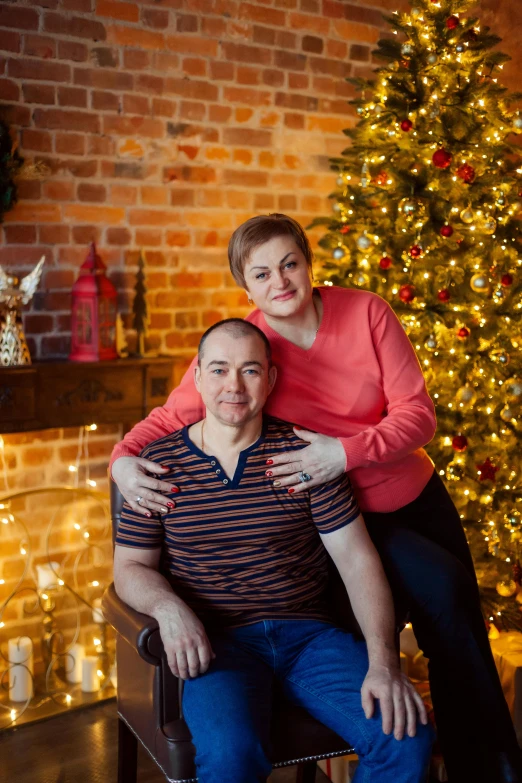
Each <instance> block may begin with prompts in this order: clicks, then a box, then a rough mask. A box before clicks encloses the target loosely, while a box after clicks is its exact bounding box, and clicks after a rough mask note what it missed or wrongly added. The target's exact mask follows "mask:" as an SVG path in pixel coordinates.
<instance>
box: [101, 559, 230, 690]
mask: <svg viewBox="0 0 522 783" xmlns="http://www.w3.org/2000/svg"><path fill="white" fill-rule="evenodd" d="M160 554H161V548H155V549H142V548H134V547H126V546H118V545H116V547H115V550H114V586H115V588H116V592H117V594H118V595H119V597H120V598H121V599H122V601H125V603H126V604H128V605H129V606H131V607H132V608H133V609H136V611H138V612H143V613H144V614H148V615H150V616H151V617H154V618H155V619H156V620H157V621H158V624H159V630H160V635H161V639H162V641H163V646H164V647H165V652H166V654H167V660H168V662H169V666H170V668H171V669H172V672H173V674H174V675H175V676H176V677H180V678H181V679H182V680H187V679H189V677H197V676H198V674H203V673H204V672H206V671H207V669H208V667H209V665H210V661H211V660H212V658H215V655H214V653H213V651H212V648H211V646H210V642H209V640H208V637H207V634H206V633H205V628H204V626H203V624H202V622H201V621H200V620H199V618H198V617H197V616H196V615H195V614H194V612H193V611H192V609H190V607H189V606H187V604H186V603H185V602H184V601H182V599H181V598H180V597H179V596H177V595H176V593H175V592H174V591H173V589H172V587H171V586H170V584H169V583H168V581H167V580H166V579H165V577H164V576H162V575H161V574H160V573H159V571H158V566H159V561H160Z"/></svg>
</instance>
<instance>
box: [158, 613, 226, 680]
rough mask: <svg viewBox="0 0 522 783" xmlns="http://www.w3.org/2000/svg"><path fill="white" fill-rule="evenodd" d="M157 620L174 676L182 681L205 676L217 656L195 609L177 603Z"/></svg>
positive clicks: (159, 615) (159, 614) (160, 614)
mask: <svg viewBox="0 0 522 783" xmlns="http://www.w3.org/2000/svg"><path fill="white" fill-rule="evenodd" d="M155 616H156V619H157V620H158V623H159V629H160V635H161V639H162V641H163V646H164V647H165V652H166V654H167V660H168V662H169V666H170V668H171V671H172V673H173V674H174V675H175V676H176V677H179V678H180V679H181V680H188V679H189V678H191V677H197V676H198V674H204V673H205V672H206V671H207V669H208V667H209V666H210V662H211V661H212V660H213V659H214V658H215V657H216V656H215V655H214V652H213V650H212V647H211V646H210V642H209V639H208V636H207V634H206V633H205V628H204V626H203V623H202V622H201V620H199V619H198V617H197V616H196V615H195V614H194V612H193V611H192V609H190V608H189V607H188V606H187V605H186V604H185V603H184V602H183V601H176V602H173V603H172V604H171V605H170V606H168V607H166V608H165V609H163V610H162V611H161V612H157V613H155Z"/></svg>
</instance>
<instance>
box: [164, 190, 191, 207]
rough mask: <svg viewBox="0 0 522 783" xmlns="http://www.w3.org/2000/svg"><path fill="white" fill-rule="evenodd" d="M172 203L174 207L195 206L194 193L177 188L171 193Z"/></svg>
mask: <svg viewBox="0 0 522 783" xmlns="http://www.w3.org/2000/svg"><path fill="white" fill-rule="evenodd" d="M170 203H171V204H172V206H174V207H178V206H183V207H191V206H193V205H194V191H193V190H186V189H183V188H175V189H173V190H171V191H170Z"/></svg>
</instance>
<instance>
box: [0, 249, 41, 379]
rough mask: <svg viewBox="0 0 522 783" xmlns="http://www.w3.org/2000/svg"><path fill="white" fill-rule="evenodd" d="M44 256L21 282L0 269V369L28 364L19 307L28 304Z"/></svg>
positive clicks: (36, 282) (38, 277) (39, 274)
mask: <svg viewBox="0 0 522 783" xmlns="http://www.w3.org/2000/svg"><path fill="white" fill-rule="evenodd" d="M44 261H45V256H42V257H41V259H40V260H39V261H38V263H37V265H36V266H35V268H34V269H33V271H32V272H29V274H28V275H26V276H25V277H24V278H23V279H22V280H19V279H18V278H17V277H15V276H14V275H9V274H7V273H6V272H4V270H3V269H2V267H1V266H0V366H1V367H14V366H16V365H18V364H31V355H30V353H29V348H28V347H27V343H26V340H25V335H24V327H23V324H22V305H26V304H28V303H29V302H30V301H31V299H32V298H33V295H34V292H35V291H36V288H37V286H38V283H39V282H40V277H41V276H42V267H43V265H44Z"/></svg>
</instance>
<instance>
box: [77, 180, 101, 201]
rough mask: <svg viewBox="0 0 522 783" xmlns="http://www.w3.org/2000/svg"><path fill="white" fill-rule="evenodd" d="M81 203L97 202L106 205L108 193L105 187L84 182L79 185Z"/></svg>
mask: <svg viewBox="0 0 522 783" xmlns="http://www.w3.org/2000/svg"><path fill="white" fill-rule="evenodd" d="M78 200H79V201H95V202H98V203H105V201H106V200H107V191H106V189H105V185H95V184H94V183H91V182H82V183H81V184H80V185H78Z"/></svg>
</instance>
